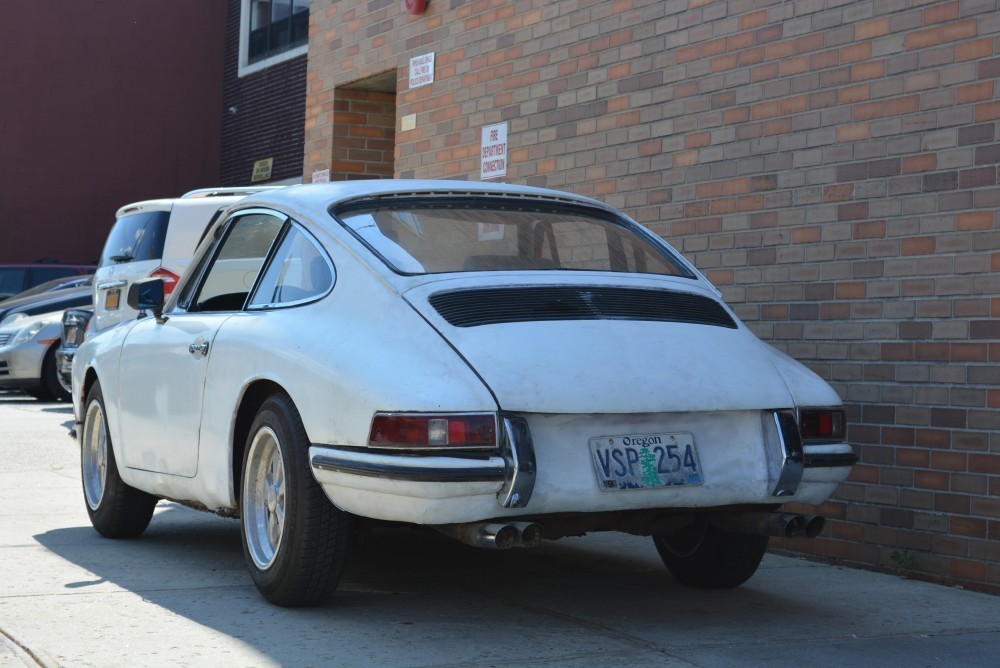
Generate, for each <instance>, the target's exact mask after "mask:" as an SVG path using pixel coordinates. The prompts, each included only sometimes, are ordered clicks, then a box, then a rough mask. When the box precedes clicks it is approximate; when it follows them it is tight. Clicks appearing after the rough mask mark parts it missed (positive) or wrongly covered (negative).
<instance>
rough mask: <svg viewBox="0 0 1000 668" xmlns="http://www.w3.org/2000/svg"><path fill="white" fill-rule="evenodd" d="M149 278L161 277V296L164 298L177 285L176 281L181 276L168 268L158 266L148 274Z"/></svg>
mask: <svg viewBox="0 0 1000 668" xmlns="http://www.w3.org/2000/svg"><path fill="white" fill-rule="evenodd" d="M149 277H150V278H162V279H163V296H164V298H166V297H169V296H170V293H172V292H173V291H174V288H176V287H177V281H179V280H181V277H180V276H178V275H177V274H175V273H174V272H172V271H170V270H169V269H164V268H163V267H160V268H158V269H156V270H155V271H153V273H151V274H150V275H149Z"/></svg>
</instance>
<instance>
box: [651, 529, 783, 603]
mask: <svg viewBox="0 0 1000 668" xmlns="http://www.w3.org/2000/svg"><path fill="white" fill-rule="evenodd" d="M767 541H768V537H767V536H756V535H753V534H746V533H739V532H735V531H723V530H722V529H720V528H719V527H717V526H715V525H714V524H712V523H711V522H709V521H708V519H707V518H700V519H698V520H697V521H695V523H694V524H691V525H689V526H687V527H684V528H683V529H680V530H678V531H676V532H673V533H670V534H661V535H659V536H653V542H654V543H655V545H656V551H657V552H659V553H660V558H661V559H663V563H664V564H665V565H666V567H667V570H669V571H670V574H671V575H673V576H674V578H675V579H676V580H677V581H678V582H680V583H681V584H684V585H687V586H689V587H697V588H699V589H732V588H733V587H738V586H740V585H741V584H743V583H744V582H746V581H747V580H749V579H750V577H751V576H752V575H753V574H754V573H756V572H757V567H758V566H760V562H761V559H763V558H764V553H765V552H766V551H767Z"/></svg>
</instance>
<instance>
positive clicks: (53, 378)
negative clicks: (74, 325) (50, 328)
mask: <svg viewBox="0 0 1000 668" xmlns="http://www.w3.org/2000/svg"><path fill="white" fill-rule="evenodd" d="M57 348H59V342H58V341H57V342H56V343H54V344H53V345H52V347H50V348H49V350H48V352H47V353H45V359H44V360H42V388H43V389H44V390H45V395H46V396H47V397H48V398H49V400H55V401H69V399H70V394H69V392H67V391H66V389H65V388H63V386H62V383H60V382H59V365H58V363H57V362H56V349H57Z"/></svg>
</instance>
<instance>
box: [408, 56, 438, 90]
mask: <svg viewBox="0 0 1000 668" xmlns="http://www.w3.org/2000/svg"><path fill="white" fill-rule="evenodd" d="M432 83H434V52H433V51H432V52H431V53H425V54H424V55H422V56H413V57H412V58H410V88H419V87H420V86H426V85H427V84H432Z"/></svg>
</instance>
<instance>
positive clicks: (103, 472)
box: [80, 382, 157, 538]
mask: <svg viewBox="0 0 1000 668" xmlns="http://www.w3.org/2000/svg"><path fill="white" fill-rule="evenodd" d="M85 406H86V408H85V410H84V414H83V428H82V431H81V438H80V469H81V473H82V475H83V496H84V499H85V500H86V501H87V514H88V515H90V523H91V524H93V525H94V528H95V529H97V531H98V533H100V534H101V535H102V536H105V537H107V538H134V537H136V536H138V535H139V534H141V533H142V532H143V531H144V530H145V529H146V527H147V526H148V525H149V520H150V519H151V518H152V517H153V508H154V507H155V506H156V501H157V498H156V497H155V496H152V495H151V494H147V493H146V492H142V491H139V490H137V489H135V488H134V487H130V486H128V485H126V484H125V483H124V482H122V479H121V476H119V475H118V464H117V462H116V461H115V451H114V449H113V448H112V447H111V435H110V432H109V431H108V421H107V412H106V411H105V410H104V395H103V394H102V393H101V384H100V383H99V382H96V383H94V386H93V387H92V388H91V389H90V392H89V393H88V394H87V402H86V404H85Z"/></svg>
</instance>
